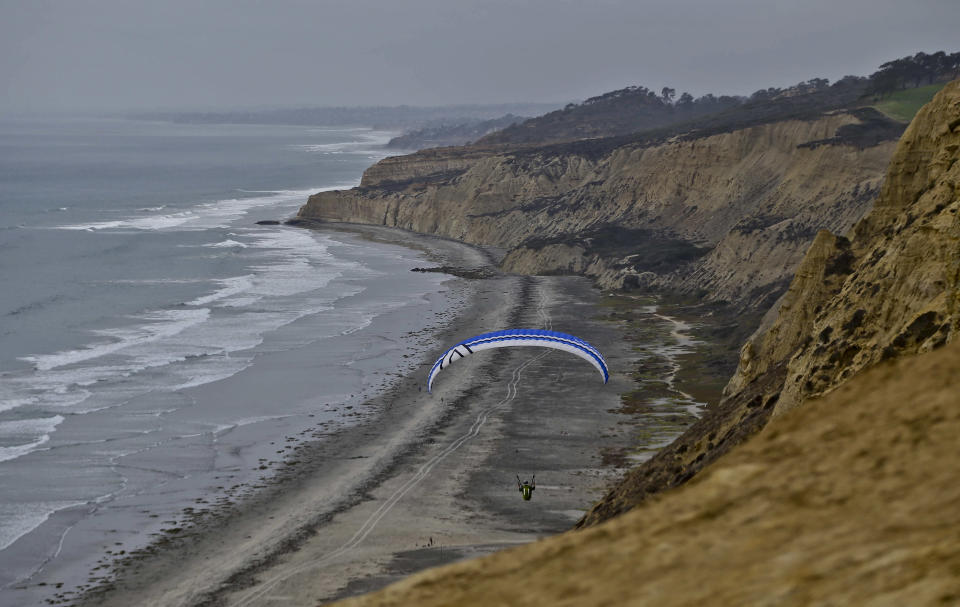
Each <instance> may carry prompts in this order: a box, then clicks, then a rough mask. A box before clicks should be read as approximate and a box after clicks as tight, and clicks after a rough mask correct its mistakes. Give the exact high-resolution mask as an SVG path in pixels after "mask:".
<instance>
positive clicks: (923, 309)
mask: <svg viewBox="0 0 960 607" xmlns="http://www.w3.org/2000/svg"><path fill="white" fill-rule="evenodd" d="M958 160H960V81H955V82H953V83H951V84H949V85H947V86H946V87H945V88H944V89H943V91H941V92H940V93H939V94H938V95H937V96H936V97H935V98H934V100H933V101H931V102H930V103H929V104H928V105H926V106H925V107H924V108H923V109H922V110H921V111H920V113H919V114H918V115H917V117H916V118H915V119H914V121H913V122H912V123H911V125H910V127H909V128H908V130H907V132H906V133H905V134H904V136H903V137H902V139H901V141H900V142H899V144H898V146H897V150H896V153H895V155H894V156H893V158H892V160H891V162H890V168H889V172H888V175H887V178H886V180H885V181H884V183H883V188H882V192H881V195H880V197H879V198H878V200H877V202H876V205H875V207H874V209H873V210H872V211H871V212H870V213H869V214H868V215H867V216H866V217H864V218H863V219H862V220H861V221H860V222H858V223H857V224H856V226H855V227H854V228H853V229H852V230H851V231H850V232H849V233H848V235H847V236H836V235H834V234H832V233H830V232H827V231H821V232H820V233H819V234H818V235H817V237H816V239H815V241H814V242H813V244H812V246H811V247H810V249H809V251H808V252H807V254H806V256H805V257H804V259H803V261H802V263H801V264H800V266H799V268H798V269H797V272H796V276H795V277H794V279H793V281H792V283H791V285H790V288H789V290H788V291H787V292H786V293H785V294H784V295H783V297H782V298H781V300H780V301H779V302H778V305H776V306H775V307H774V308H773V309H772V310H771V311H770V312H769V313H768V314H767V316H766V317H765V319H764V321H763V322H762V323H761V327H760V328H759V329H758V330H757V332H756V333H755V334H754V335H753V336H752V337H751V338H750V340H749V341H748V342H747V344H746V345H745V346H744V347H743V348H742V350H741V355H740V361H739V367H738V369H737V371H736V373H735V375H734V376H733V378H732V379H731V380H730V382H729V383H728V385H727V386H726V388H725V391H724V398H723V399H722V400H721V402H720V403H719V405H718V406H716V407H714V408H712V409H710V410H709V411H708V412H707V413H706V414H705V415H704V416H703V418H701V419H700V420H699V421H698V422H696V423H695V424H694V425H693V426H691V427H690V428H689V429H688V430H687V431H686V432H685V433H684V434H683V435H681V436H680V437H679V438H678V439H677V440H676V441H674V443H672V444H671V445H669V446H668V447H665V448H664V449H662V450H661V451H660V452H658V453H657V455H656V456H655V457H653V458H652V459H651V460H650V461H648V462H646V463H644V464H643V465H641V466H639V467H637V468H635V469H633V470H631V471H630V472H629V473H628V474H627V475H626V476H625V478H624V479H623V480H622V481H621V483H620V484H618V485H617V486H616V487H614V488H613V489H612V490H611V491H610V492H608V494H607V495H606V496H605V497H604V498H603V500H601V501H600V502H599V503H598V504H597V505H596V506H594V508H593V509H592V510H591V511H590V512H589V513H587V515H586V516H585V517H584V518H583V519H582V520H581V521H580V523H579V526H589V525H594V524H596V523H599V522H602V521H604V520H607V519H609V518H611V517H613V516H616V515H617V514H620V513H623V512H625V511H627V510H629V509H631V508H633V507H635V506H636V505H638V504H640V503H642V502H643V501H645V500H646V499H648V498H649V497H650V496H652V495H655V494H658V493H661V492H663V491H664V490H666V489H669V488H672V487H676V486H679V485H681V484H683V483H685V482H686V481H688V480H689V479H691V478H693V477H694V476H695V475H696V474H697V473H699V472H700V470H702V469H704V468H705V467H707V466H708V465H710V464H711V463H712V462H714V461H716V460H717V459H718V458H719V457H721V456H722V455H723V454H725V453H727V452H728V451H730V449H732V448H733V447H734V446H736V445H738V444H740V443H742V442H743V441H745V440H747V439H748V438H749V437H751V436H752V435H754V434H756V433H757V432H758V431H760V430H761V429H762V428H763V427H764V426H765V425H766V424H767V423H768V422H769V420H770V418H771V416H772V415H774V414H775V413H776V414H779V413H783V412H785V411H787V410H789V409H792V408H794V407H796V406H797V405H798V404H799V403H801V402H804V401H805V400H807V399H810V398H812V397H817V396H820V395H823V394H826V393H829V392H830V391H831V390H833V389H835V388H836V387H837V386H840V385H842V384H843V383H844V382H845V381H847V380H849V379H850V378H851V377H853V376H855V375H856V374H857V373H859V372H860V371H861V370H863V369H865V368H867V367H870V366H872V365H875V364H877V363H878V362H881V361H884V360H892V359H896V358H901V357H904V356H909V355H913V354H916V353H920V352H926V351H929V350H933V349H935V348H938V347H940V346H943V345H944V344H946V343H948V342H949V341H951V340H952V339H954V338H955V337H956V335H957V327H958V322H960V306H958V301H960V218H958V216H957V214H958V212H960V200H958V196H957V192H958V184H960V163H958V162H957V161H958Z"/></svg>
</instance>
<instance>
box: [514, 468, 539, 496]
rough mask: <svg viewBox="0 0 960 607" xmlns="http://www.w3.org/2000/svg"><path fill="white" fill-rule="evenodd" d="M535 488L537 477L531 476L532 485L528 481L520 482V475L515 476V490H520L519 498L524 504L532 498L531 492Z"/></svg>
mask: <svg viewBox="0 0 960 607" xmlns="http://www.w3.org/2000/svg"><path fill="white" fill-rule="evenodd" d="M536 488H537V475H536V474H534V475H533V483H531V482H530V481H523V482H522V483H521V482H520V475H519V474H518V475H517V489H519V490H520V497H522V498H523V500H524V501H525V502H529V501H530V498H532V497H533V491H534V490H535V489H536Z"/></svg>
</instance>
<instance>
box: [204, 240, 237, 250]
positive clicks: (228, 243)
mask: <svg viewBox="0 0 960 607" xmlns="http://www.w3.org/2000/svg"><path fill="white" fill-rule="evenodd" d="M203 246H205V247H209V248H213V249H235V248H240V249H246V248H247V245H245V244H243V243H242V242H238V241H236V240H232V239H230V238H228V239H227V240H224V241H223V242H213V243H210V244H205V245H203Z"/></svg>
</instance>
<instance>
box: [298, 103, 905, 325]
mask: <svg viewBox="0 0 960 607" xmlns="http://www.w3.org/2000/svg"><path fill="white" fill-rule="evenodd" d="M871 120H874V121H875V120H876V117H875V116H872V115H871V114H870V113H869V112H868V111H865V110H857V111H846V110H843V111H833V112H828V113H823V114H820V115H818V116H816V117H812V118H806V119H789V120H780V121H773V122H767V123H762V124H755V125H752V126H747V127H744V128H736V129H732V130H729V131H722V132H712V133H710V134H707V133H699V132H694V133H680V134H676V135H673V136H671V137H668V138H666V139H664V138H654V139H651V138H646V139H644V138H639V139H637V138H633V139H630V138H627V139H626V140H625V141H624V140H621V139H617V138H611V139H600V140H586V141H580V142H572V143H566V144H552V145H542V146H535V145H527V146H516V145H514V146H511V147H505V146H474V147H463V148H440V149H433V150H426V151H422V152H418V153H416V154H411V155H408V156H401V157H393V158H387V159H385V160H383V161H381V162H379V163H377V164H376V165H374V166H373V167H371V168H370V169H369V170H368V171H367V172H366V173H365V174H364V177H363V180H362V182H361V184H360V186H359V187H357V188H354V189H352V190H347V191H334V192H321V193H318V194H315V195H314V196H311V197H310V199H309V200H308V202H307V204H306V205H304V206H303V207H302V208H301V210H300V212H299V214H298V217H299V218H301V219H309V220H320V221H327V222H356V223H368V224H376V225H386V226H391V227H398V228H403V229H407V230H413V231H416V232H422V233H428V234H436V235H439V236H444V237H448V238H454V239H457V240H462V241H464V242H468V243H473V244H484V245H493V246H497V247H502V248H504V249H505V250H506V256H505V258H504V259H503V261H502V267H503V269H504V270H506V271H510V272H518V273H529V274H551V273H576V274H584V275H587V276H590V277H591V278H593V279H594V280H595V281H596V282H597V283H598V284H599V285H600V286H601V287H605V288H620V287H624V286H628V287H629V286H648V287H655V288H666V289H675V290H679V291H681V292H686V293H692V294H698V295H704V294H705V295H706V298H707V299H710V300H714V301H731V302H734V303H736V304H738V305H741V306H743V307H754V308H756V309H765V308H766V307H769V305H770V304H772V302H773V301H774V300H775V299H776V297H777V296H779V295H780V293H782V291H783V289H784V288H785V286H786V284H787V281H788V280H789V278H790V277H791V276H792V275H793V272H794V271H795V269H796V266H797V264H798V263H799V261H800V259H801V258H802V256H803V253H804V251H805V250H806V248H807V247H808V246H809V244H810V242H811V241H812V240H813V237H814V236H815V234H816V233H817V231H818V230H820V229H828V230H831V231H834V232H844V231H846V230H847V229H849V228H850V226H852V225H853V223H854V222H856V221H857V220H858V219H860V218H861V217H862V216H863V214H864V213H865V212H866V211H867V209H868V208H869V207H870V205H871V203H872V202H873V200H874V198H875V197H876V195H877V193H878V191H879V186H880V183H881V178H882V174H883V170H884V168H885V167H886V164H887V162H888V160H889V158H890V155H891V153H892V151H893V145H894V144H893V142H892V141H884V140H881V141H878V142H876V141H874V142H870V143H869V144H857V143H852V142H850V141H846V140H844V139H842V138H837V137H836V135H837V133H838V132H841V131H842V129H843V128H844V127H849V126H851V125H862V124H864V123H867V122H870V121H871ZM611 243H616V244H615V246H613V245H611ZM665 250H666V251H675V252H676V255H672V256H664V255H663V254H662V252H663V251H665Z"/></svg>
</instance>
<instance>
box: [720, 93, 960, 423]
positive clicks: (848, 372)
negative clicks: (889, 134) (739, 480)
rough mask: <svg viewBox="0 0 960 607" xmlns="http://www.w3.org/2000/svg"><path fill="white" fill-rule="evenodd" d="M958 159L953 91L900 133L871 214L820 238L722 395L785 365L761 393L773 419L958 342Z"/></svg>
mask: <svg viewBox="0 0 960 607" xmlns="http://www.w3.org/2000/svg"><path fill="white" fill-rule="evenodd" d="M958 160H960V81H956V82H953V83H952V84H949V85H947V87H946V88H945V89H944V90H943V91H941V93H939V94H938V95H937V96H936V97H935V98H934V100H933V101H932V102H930V103H929V104H928V105H926V106H925V107H924V108H923V109H922V110H921V111H920V113H919V114H918V115H917V117H916V118H915V119H914V121H913V123H912V124H911V126H910V127H909V128H908V129H907V132H906V133H905V134H904V136H903V138H902V139H901V141H900V144H899V146H898V147H897V151H896V153H895V155H894V157H893V160H892V161H891V163H890V171H889V174H888V176H887V179H886V181H885V182H884V184H883V189H882V191H881V194H880V197H879V198H878V199H877V202H876V204H875V207H874V209H873V210H872V211H871V212H870V214H869V215H867V216H866V217H865V218H864V219H863V220H862V221H860V222H859V223H858V224H857V225H856V227H855V228H854V229H853V230H852V231H851V232H850V234H848V235H847V237H840V236H833V235H832V234H828V233H821V234H820V235H819V236H818V238H817V241H816V243H815V245H814V247H812V248H811V250H810V252H809V253H808V255H807V256H806V258H805V259H804V261H803V263H802V265H801V266H800V269H799V270H798V272H797V276H796V278H795V279H794V281H793V283H792V284H791V286H790V289H789V291H788V292H787V293H786V295H785V296H784V298H783V301H782V303H781V305H780V306H779V310H778V312H777V314H776V318H775V319H773V316H772V315H771V319H770V326H769V327H764V328H763V329H762V330H761V331H760V332H758V334H756V335H755V336H754V337H753V338H752V339H751V340H750V341H749V342H748V343H747V344H746V346H744V348H743V350H742V354H741V358H740V366H739V369H738V370H737V373H736V375H735V376H734V377H733V379H732V380H731V381H730V383H729V385H728V386H727V390H726V392H727V394H728V395H730V396H731V397H733V395H735V394H736V393H737V392H739V391H741V390H743V389H744V388H745V387H746V386H748V385H750V383H751V382H753V381H755V379H756V378H757V377H759V376H761V375H763V374H764V373H766V371H767V370H768V369H769V368H771V367H773V366H781V365H782V366H785V369H786V377H785V379H784V383H783V384H782V386H771V387H770V389H769V391H770V392H771V394H773V393H776V394H778V399H777V405H776V412H777V413H781V412H783V411H786V410H788V409H790V408H792V407H795V406H796V405H797V403H799V402H801V401H803V400H804V399H806V398H809V397H812V396H818V395H821V394H824V393H826V392H829V391H830V390H832V389H834V388H835V387H836V386H838V385H840V384H842V383H843V382H844V381H845V380H847V379H849V378H850V377H851V376H853V375H855V374H856V373H858V372H859V371H860V370H862V369H864V368H865V367H868V366H871V365H873V364H876V363H877V362H879V361H881V360H886V359H890V358H899V357H901V356H904V355H909V354H915V353H918V352H925V351H927V350H931V349H934V348H937V347H939V346H942V345H943V344H945V343H947V342H948V341H950V340H952V339H954V338H955V337H956V336H957V334H958V327H960V305H958V304H960V217H958V213H960V162H958ZM773 391H776V392H773Z"/></svg>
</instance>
